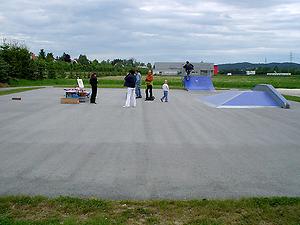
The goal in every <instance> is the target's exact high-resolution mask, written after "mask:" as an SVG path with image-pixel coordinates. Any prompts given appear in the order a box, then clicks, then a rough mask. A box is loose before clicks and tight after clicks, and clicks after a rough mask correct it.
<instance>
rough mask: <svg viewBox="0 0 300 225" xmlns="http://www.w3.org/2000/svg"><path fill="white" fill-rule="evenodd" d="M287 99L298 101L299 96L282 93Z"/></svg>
mask: <svg viewBox="0 0 300 225" xmlns="http://www.w3.org/2000/svg"><path fill="white" fill-rule="evenodd" d="M283 96H284V97H285V98H286V99H287V100H290V101H294V102H300V97H298V96H292V95H283Z"/></svg>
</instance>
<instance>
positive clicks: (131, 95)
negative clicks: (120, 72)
mask: <svg viewBox="0 0 300 225" xmlns="http://www.w3.org/2000/svg"><path fill="white" fill-rule="evenodd" d="M134 73H135V71H134V70H130V71H129V73H128V74H127V76H126V77H125V78H124V80H125V83H124V86H125V87H127V97H126V102H125V105H124V106H123V107H130V105H132V106H133V107H135V106H136V99H135V84H136V77H135V75H134Z"/></svg>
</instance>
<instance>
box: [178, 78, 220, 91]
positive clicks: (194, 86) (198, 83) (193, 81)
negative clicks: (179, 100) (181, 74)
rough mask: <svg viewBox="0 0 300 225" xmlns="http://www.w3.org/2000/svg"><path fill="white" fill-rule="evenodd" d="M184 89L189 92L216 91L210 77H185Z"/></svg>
mask: <svg viewBox="0 0 300 225" xmlns="http://www.w3.org/2000/svg"><path fill="white" fill-rule="evenodd" d="M183 82H184V88H185V89H186V90H188V91H214V90H215V88H214V85H213V83H212V80H211V77H210V76H190V77H189V78H187V77H185V78H184V80H183Z"/></svg>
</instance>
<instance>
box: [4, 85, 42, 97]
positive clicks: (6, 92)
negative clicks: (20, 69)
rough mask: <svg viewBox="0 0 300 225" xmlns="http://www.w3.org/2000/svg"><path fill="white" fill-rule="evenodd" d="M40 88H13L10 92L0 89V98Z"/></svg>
mask: <svg viewBox="0 0 300 225" xmlns="http://www.w3.org/2000/svg"><path fill="white" fill-rule="evenodd" d="M41 88H42V87H31V88H14V89H10V90H1V89H0V96H1V95H9V94H14V93H19V92H24V91H31V90H36V89H41Z"/></svg>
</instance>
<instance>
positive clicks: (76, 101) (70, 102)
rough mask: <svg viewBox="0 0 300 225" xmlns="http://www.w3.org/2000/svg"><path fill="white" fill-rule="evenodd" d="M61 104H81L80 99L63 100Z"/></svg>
mask: <svg viewBox="0 0 300 225" xmlns="http://www.w3.org/2000/svg"><path fill="white" fill-rule="evenodd" d="M60 103H61V104H79V99H78V98H61V99H60Z"/></svg>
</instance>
